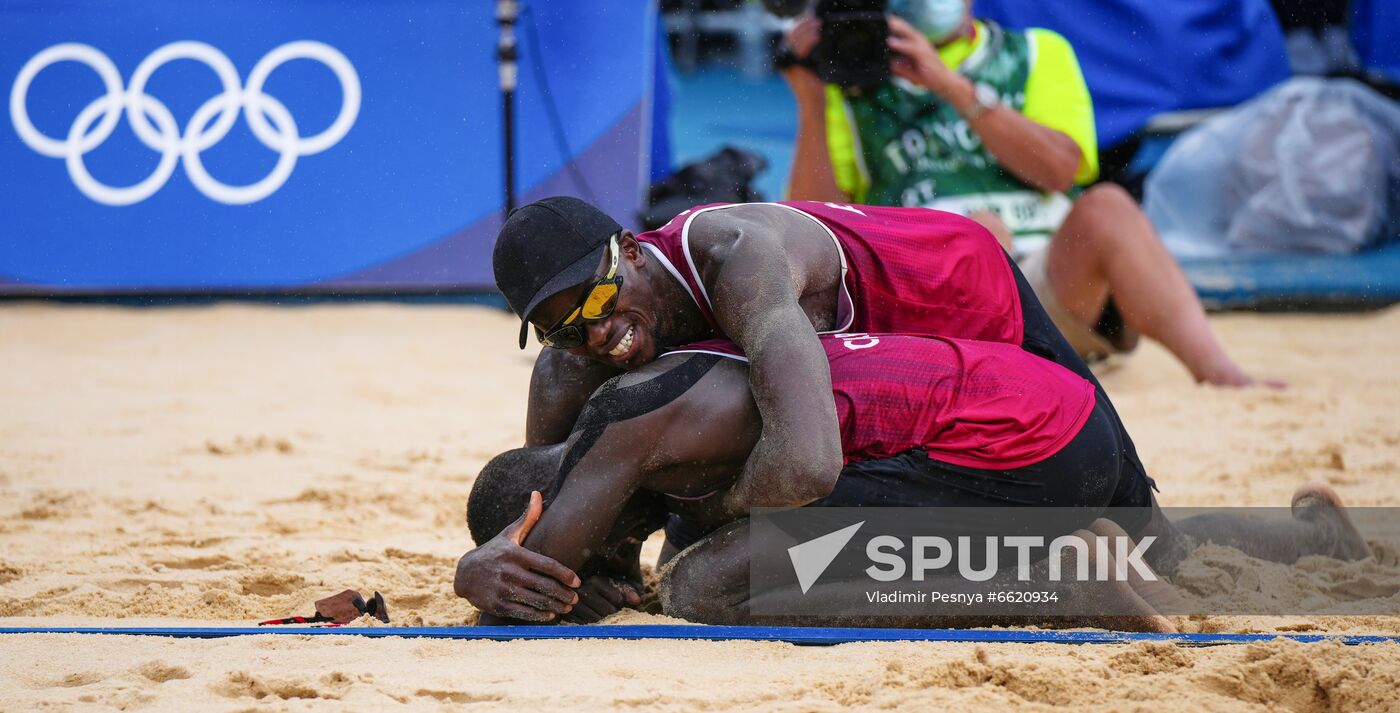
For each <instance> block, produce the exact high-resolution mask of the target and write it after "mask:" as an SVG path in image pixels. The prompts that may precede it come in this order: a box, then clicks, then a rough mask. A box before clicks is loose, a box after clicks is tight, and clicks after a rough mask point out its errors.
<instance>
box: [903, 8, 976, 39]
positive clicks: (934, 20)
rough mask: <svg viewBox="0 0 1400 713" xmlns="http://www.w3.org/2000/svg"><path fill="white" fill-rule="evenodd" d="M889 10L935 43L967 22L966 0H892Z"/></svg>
mask: <svg viewBox="0 0 1400 713" xmlns="http://www.w3.org/2000/svg"><path fill="white" fill-rule="evenodd" d="M890 12H893V13H894V14H896V15H899V16H900V17H902V18H904V19H905V20H907V21H908V22H909V24H911V25H913V26H914V27H915V28H917V29H918V30H919V32H922V33H924V35H925V36H927V37H928V38H929V40H931V41H933V42H935V43H937V42H942V41H943V40H946V39H948V38H949V37H952V36H953V35H954V34H956V33H957V32H958V31H959V30H961V29H962V28H963V25H964V24H966V23H967V2H966V0H892V2H890Z"/></svg>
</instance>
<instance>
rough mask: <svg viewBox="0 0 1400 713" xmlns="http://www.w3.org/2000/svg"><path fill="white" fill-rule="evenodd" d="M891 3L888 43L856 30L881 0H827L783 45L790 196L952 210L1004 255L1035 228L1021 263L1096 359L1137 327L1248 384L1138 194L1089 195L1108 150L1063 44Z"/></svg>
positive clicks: (1215, 372)
mask: <svg viewBox="0 0 1400 713" xmlns="http://www.w3.org/2000/svg"><path fill="white" fill-rule="evenodd" d="M888 9H889V10H890V11H892V13H893V14H890V15H888V16H887V18H886V19H885V22H886V23H887V28H888V29H887V32H886V31H882V32H880V33H879V34H880V35H883V36H884V42H885V47H887V48H888V50H887V51H886V50H885V48H884V47H878V46H876V47H874V48H870V47H865V48H860V47H858V46H856V44H854V43H853V41H852V40H851V39H850V38H851V37H852V36H854V35H858V34H861V33H858V32H852V31H851V30H850V29H848V28H847V27H846V26H847V25H849V26H851V27H854V26H856V23H857V22H859V21H861V20H860V18H865V17H871V16H874V17H875V20H876V25H877V28H878V29H880V30H884V29H885V28H884V27H879V26H878V20H879V18H878V16H877V15H874V12H884V11H885V10H886V8H885V3H884V2H883V1H882V0H819V2H817V3H816V7H815V14H813V15H808V16H806V17H804V18H803V19H801V20H800V21H799V22H798V23H797V24H796V25H795V26H794V27H793V28H792V29H791V31H789V33H788V35H787V37H786V38H785V41H786V43H787V50H788V53H789V55H788V59H787V61H785V62H782V63H781V64H783V65H784V66H783V69H782V73H783V77H784V79H785V80H786V81H787V83H788V85H789V86H790V87H791V89H792V91H793V94H794V95H795V96H796V98H797V104H798V132H797V145H796V151H795V156H794V159H793V165H792V173H791V176H790V179H789V193H790V197H791V198H793V199H796V200H822V201H852V202H856V203H867V204H871V205H897V206H923V207H929V208H936V209H939V210H947V211H951V212H955V213H960V214H963V215H967V216H969V217H971V218H973V219H974V220H977V221H978V222H980V223H982V224H983V225H985V226H987V227H988V228H989V229H990V230H991V231H992V232H993V233H995V234H996V235H997V236H998V237H999V238H1000V239H1001V240H1002V242H1003V244H1004V245H1005V246H1006V247H1007V248H1008V250H1011V249H1012V237H1013V236H1015V237H1018V238H1032V240H1028V241H1025V242H1026V243H1030V244H1035V243H1036V241H1035V240H1034V239H1033V238H1035V237H1037V236H1039V237H1041V238H1042V241H1041V242H1040V243H1039V244H1037V245H1036V247H1034V248H1031V249H1029V250H1025V251H1023V252H1022V253H1021V254H1016V257H1017V262H1018V263H1019V264H1020V265H1021V268H1022V271H1023V272H1024V273H1025V274H1026V277H1027V279H1029V280H1030V282H1031V284H1032V286H1033V287H1034V289H1035V291H1036V294H1037V296H1038V297H1039V298H1040V300H1041V302H1042V303H1043V304H1044V305H1045V307H1046V310H1047V311H1048V312H1049V313H1050V314H1051V316H1052V317H1053V318H1054V320H1055V323H1056V325H1057V326H1058V327H1059V328H1060V330H1061V331H1062V332H1064V333H1065V336H1066V337H1067V338H1068V339H1069V341H1070V343H1071V344H1072V345H1074V347H1075V349H1076V350H1078V351H1079V352H1080V353H1081V354H1082V355H1084V356H1085V357H1086V358H1089V359H1093V358H1102V357H1105V356H1108V355H1110V354H1114V353H1120V352H1126V351H1129V350H1131V349H1132V348H1133V346H1134V345H1135V344H1136V341H1137V333H1139V332H1140V333H1142V334H1146V335H1147V336H1149V337H1152V338H1154V339H1156V340H1158V341H1160V342H1162V344H1163V345H1164V346H1166V347H1167V349H1169V350H1170V351H1171V352H1172V353H1173V354H1174V355H1175V356H1176V357H1177V358H1178V359H1179V360H1181V362H1182V363H1183V364H1184V365H1185V366H1186V367H1187V368H1188V369H1189V370H1190V372H1191V374H1192V376H1193V377H1194V378H1195V379H1196V380H1197V381H1198V382H1205V383H1210V384H1216V385H1221V386H1244V385H1249V384H1252V383H1254V380H1253V379H1252V378H1251V377H1250V376H1249V375H1248V374H1246V373H1245V372H1244V371H1242V370H1241V369H1240V368H1239V367H1238V366H1237V365H1236V364H1235V363H1234V362H1233V361H1232V360H1231V359H1230V357H1229V355H1227V354H1226V353H1225V350H1224V348H1223V347H1222V346H1221V345H1220V343H1219V341H1218V340H1217V339H1216V337H1215V335H1214V333H1213V332H1212V331H1211V329H1210V325H1209V323H1208V322H1207V321H1206V316H1205V311H1204V309H1203V308H1202V306H1201V304H1200V301H1199V300H1198V299H1197V298H1196V295H1195V292H1194V291H1193V290H1192V289H1191V286H1190V284H1189V283H1188V282H1187V281H1186V278H1185V275H1183V274H1182V272H1181V269H1180V268H1179V267H1178V266H1177V264H1176V262H1175V260H1174V259H1173V258H1172V257H1171V255H1170V254H1169V253H1167V251H1166V249H1165V248H1164V247H1163V246H1162V243H1161V241H1160V239H1159V238H1158V236H1157V234H1156V231H1155V230H1154V229H1153V228H1152V225H1151V224H1150V223H1149V222H1148V221H1147V218H1146V216H1145V215H1143V213H1142V211H1141V210H1140V209H1139V208H1138V206H1137V203H1136V202H1135V201H1134V200H1133V199H1132V198H1131V197H1130V196H1129V195H1128V194H1127V193H1126V192H1125V191H1123V190H1122V189H1121V188H1119V187H1117V186H1115V185H1112V184H1101V185H1096V186H1093V187H1091V188H1088V189H1087V190H1084V189H1081V188H1080V186H1084V185H1087V184H1089V183H1090V182H1092V181H1093V180H1094V179H1095V178H1097V176H1098V152H1097V139H1096V136H1095V130H1094V116H1093V105H1092V101H1091V100H1090V97H1089V91H1088V88H1087V87H1086V86H1085V83H1084V78H1083V75H1082V74H1081V73H1080V70H1079V64H1078V61H1077V60H1076V58H1075V55H1074V50H1073V49H1072V48H1071V47H1070V45H1069V43H1068V42H1067V41H1066V40H1065V39H1064V38H1063V37H1061V36H1060V35H1058V34H1056V33H1054V32H1051V31H1049V30H1045V29H1040V28H1032V29H1029V30H1025V31H1011V30H1006V29H1003V28H1001V27H1000V26H999V25H997V24H996V23H994V22H991V21H990V20H978V19H974V18H973V16H972V8H971V2H970V0H894V2H892V3H891V5H890V7H889V8H888ZM872 11H874V12H872ZM824 22H825V23H826V25H827V31H825V32H824V31H823V23H824ZM837 24H842V25H843V26H842V27H841V28H840V30H841V31H839V32H838V31H836V30H837V28H836V25H837ZM838 45H839V46H838ZM875 62H878V63H881V64H883V63H884V62H888V64H889V67H888V71H884V67H883V66H879V67H872V66H871V65H872V63H875ZM874 70H880V71H874ZM819 73H820V75H821V76H819ZM891 74H892V76H890V75H891ZM823 77H825V78H826V80H831V81H830V82H829V81H824V80H823ZM852 78H857V79H852ZM859 78H864V79H859ZM872 78H873V79H872ZM832 82H836V83H832ZM837 84H840V85H841V86H838V85H837ZM1044 237H1049V241H1048V243H1045V242H1043V238H1044ZM1013 254H1015V251H1013Z"/></svg>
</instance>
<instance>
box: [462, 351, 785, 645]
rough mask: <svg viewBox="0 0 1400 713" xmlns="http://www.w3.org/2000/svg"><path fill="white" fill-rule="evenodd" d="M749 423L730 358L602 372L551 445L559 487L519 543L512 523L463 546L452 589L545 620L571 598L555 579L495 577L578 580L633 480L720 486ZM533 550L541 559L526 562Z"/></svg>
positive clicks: (682, 359)
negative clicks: (606, 375)
mask: <svg viewBox="0 0 1400 713" xmlns="http://www.w3.org/2000/svg"><path fill="white" fill-rule="evenodd" d="M692 387H695V388H692ZM697 428H699V429H701V431H702V432H703V435H704V437H697ZM757 432H758V416H757V411H756V409H755V407H754V405H753V401H752V399H751V398H750V397H749V393H748V388H747V385H746V383H745V372H744V369H743V366H742V364H740V363H739V362H735V361H732V360H721V359H719V358H717V357H711V356H684V355H678V356H675V357H668V358H666V359H662V360H659V361H657V362H654V363H653V364H651V365H648V366H647V367H644V368H642V369H639V370H637V371H635V372H631V373H629V374H626V375H623V376H621V377H618V378H616V379H613V380H612V381H609V382H608V383H607V384H605V385H604V386H603V387H602V388H601V389H599V390H598V392H597V393H595V394H594V396H593V398H592V399H590V400H589V402H588V404H587V405H586V406H585V408H584V410H583V413H582V414H581V415H580V417H579V419H578V422H577V424H576V428H575V430H574V433H573V435H571V436H570V438H569V440H568V441H567V442H566V443H564V444H560V445H559V446H557V447H554V448H552V449H550V450H551V451H553V452H552V453H551V456H552V457H555V458H558V459H559V475H558V477H557V479H556V483H558V484H559V487H558V490H557V492H556V493H554V494H553V496H552V497H551V499H550V505H549V508H548V509H547V510H546V511H545V513H544V514H543V516H542V517H539V518H536V520H537V522H533V521H532V525H533V529H531V530H529V533H528V537H527V538H524V542H523V546H522V544H521V543H520V541H519V539H512V537H513V535H514V534H515V532H516V530H515V529H514V528H511V529H508V530H507V531H503V532H502V533H501V534H500V535H498V536H496V537H495V538H493V539H492V540H491V541H490V542H486V543H482V545H481V546H480V547H478V548H477V549H475V550H472V551H471V552H468V553H467V554H466V555H464V556H463V557H462V559H461V561H460V562H459V563H458V567H457V573H456V581H455V590H456V592H457V594H458V596H461V597H464V598H466V599H468V600H469V601H471V602H472V603H473V604H474V605H475V606H477V608H478V609H480V610H482V611H483V612H486V613H488V614H495V615H502V616H512V617H515V618H519V619H529V620H533V621H549V620H552V619H553V618H554V616H553V615H557V614H561V613H564V612H565V611H566V610H567V608H568V606H569V605H571V604H572V603H573V602H574V601H575V600H574V598H573V597H568V596H555V595H556V594H557V592H556V591H555V590H556V589H557V588H556V587H555V586H554V585H553V584H545V585H543V586H534V585H528V586H527V585H522V587H523V588H525V589H531V590H532V591H534V592H535V594H545V595H546V596H536V595H535V594H531V593H530V592H517V593H518V594H523V596H516V597H514V598H507V596H506V593H504V592H502V591H501V590H502V588H501V587H499V586H495V584H494V583H495V582H497V581H499V580H502V579H504V580H509V581H515V582H535V580H536V579H537V575H538V574H540V573H543V574H546V575H549V576H552V577H555V578H556V579H557V583H558V584H562V585H563V586H564V587H570V588H572V587H576V586H578V585H577V582H578V580H577V579H576V578H575V577H574V575H573V572H575V571H578V568H579V567H581V566H582V565H583V563H585V562H587V561H589V559H590V557H592V556H593V555H594V554H596V553H598V552H599V545H600V544H601V543H602V542H603V541H604V540H605V539H606V538H607V537H608V535H609V534H610V532H611V530H612V529H613V526H614V524H615V523H616V522H617V520H618V519H619V517H618V516H619V513H620V512H621V511H622V509H623V506H624V504H625V503H626V502H627V501H628V500H629V499H630V498H631V497H632V495H633V494H634V493H636V492H637V490H638V489H639V488H649V489H653V490H660V491H663V492H675V493H679V494H691V493H692V492H695V490H696V489H705V488H711V489H713V488H717V487H721V486H723V485H726V484H728V483H729V482H731V481H732V480H733V478H734V474H735V473H736V472H737V471H738V464H739V463H742V462H743V460H744V457H745V456H746V455H747V453H748V451H749V449H750V448H752V447H753V444H754V441H755V440H756V439H757ZM695 464H701V465H698V466H697V465H695ZM697 475H698V476H699V477H697ZM538 556H543V557H545V558H547V559H548V564H549V565H550V566H549V567H538V566H535V565H536V564H538V563H537V562H536V559H535V558H536V557H538ZM565 563H572V564H565ZM557 572H562V573H563V574H562V575H559V574H556V573H557ZM536 584H538V583H537V582H536ZM519 588H521V587H517V589H519ZM539 590H544V591H543V592H541V591H539ZM522 598H523V599H524V600H525V601H521V599H522ZM522 604H523V605H524V606H525V607H527V608H528V609H529V610H530V611H522V610H521V608H520V605H522Z"/></svg>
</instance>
